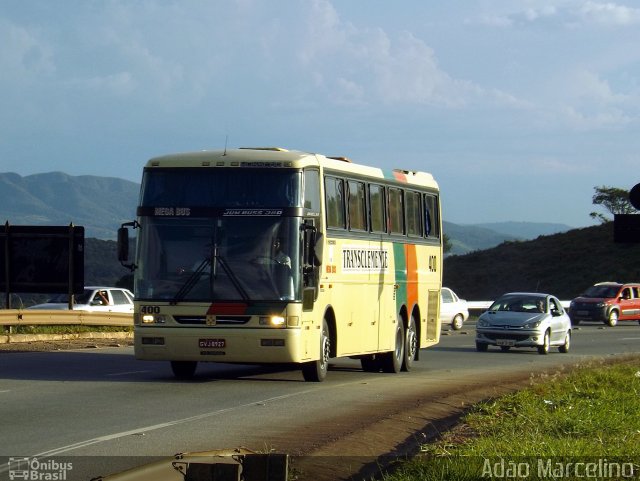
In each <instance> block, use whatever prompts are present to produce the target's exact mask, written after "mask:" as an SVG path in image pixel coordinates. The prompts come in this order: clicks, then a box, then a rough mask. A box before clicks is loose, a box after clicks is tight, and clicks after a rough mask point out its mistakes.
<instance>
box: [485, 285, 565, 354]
mask: <svg viewBox="0 0 640 481" xmlns="http://www.w3.org/2000/svg"><path fill="white" fill-rule="evenodd" d="M570 345H571V320H570V319H569V316H568V315H567V313H566V312H565V310H564V308H563V307H562V304H561V303H560V301H559V300H558V299H557V298H556V297H554V296H552V295H550V294H542V293H531V292H511V293H508V294H504V295H503V296H501V297H500V298H498V299H497V300H496V301H494V302H493V304H491V307H489V309H488V310H487V311H486V312H484V313H482V315H481V316H480V317H479V318H478V323H477V324H476V350H478V351H486V350H487V349H488V348H489V346H499V347H500V349H502V350H503V351H508V350H509V349H511V348H512V347H535V348H537V349H538V352H539V353H540V354H547V353H548V352H549V348H550V347H551V346H557V347H558V349H559V350H560V352H563V353H566V352H569V347H570Z"/></svg>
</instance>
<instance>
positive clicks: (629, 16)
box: [579, 1, 640, 26]
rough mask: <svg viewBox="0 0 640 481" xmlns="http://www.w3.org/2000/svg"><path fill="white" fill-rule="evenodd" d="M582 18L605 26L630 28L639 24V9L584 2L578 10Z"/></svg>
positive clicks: (612, 4)
mask: <svg viewBox="0 0 640 481" xmlns="http://www.w3.org/2000/svg"><path fill="white" fill-rule="evenodd" d="M579 14H580V15H581V16H582V18H583V19H584V20H586V21H589V22H594V23H598V24H602V25H606V26H630V25H638V24H640V9H638V8H631V7H626V6H624V5H618V4H616V3H599V2H592V1H589V2H586V3H585V4H584V5H582V7H581V8H580V10H579Z"/></svg>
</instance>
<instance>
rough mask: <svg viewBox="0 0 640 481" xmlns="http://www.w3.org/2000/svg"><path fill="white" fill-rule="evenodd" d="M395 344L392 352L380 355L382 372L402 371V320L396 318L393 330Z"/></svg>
mask: <svg viewBox="0 0 640 481" xmlns="http://www.w3.org/2000/svg"><path fill="white" fill-rule="evenodd" d="M395 333H396V335H395V336H394V337H395V344H394V348H393V351H390V352H385V353H384V354H383V355H382V370H383V371H384V372H390V373H398V372H400V370H401V369H402V362H403V360H404V326H403V324H402V318H400V316H398V320H397V321H396V328H395Z"/></svg>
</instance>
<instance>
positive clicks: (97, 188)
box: [0, 172, 140, 240]
mask: <svg viewBox="0 0 640 481" xmlns="http://www.w3.org/2000/svg"><path fill="white" fill-rule="evenodd" d="M139 191H140V184H136V183H135V182H129V181H127V180H122V179H116V178H112V177H98V176H91V175H81V176H71V175H67V174H63V173H61V172H51V173H46V174H35V175H29V176H26V177H22V176H20V175H18V174H14V173H5V174H2V173H0V221H1V222H2V223H4V222H5V221H8V222H9V224H12V225H69V224H70V223H73V224H74V225H78V226H84V228H85V238H88V237H94V238H97V239H110V240H113V239H115V238H116V232H117V229H118V227H120V224H122V223H123V222H127V221H130V220H133V218H134V217H135V211H136V204H137V199H138V193H139Z"/></svg>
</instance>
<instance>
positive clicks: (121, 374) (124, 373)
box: [107, 371, 151, 376]
mask: <svg viewBox="0 0 640 481" xmlns="http://www.w3.org/2000/svg"><path fill="white" fill-rule="evenodd" d="M147 372H151V371H126V372H114V373H111V374H107V376H126V375H128V374H143V373H147Z"/></svg>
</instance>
